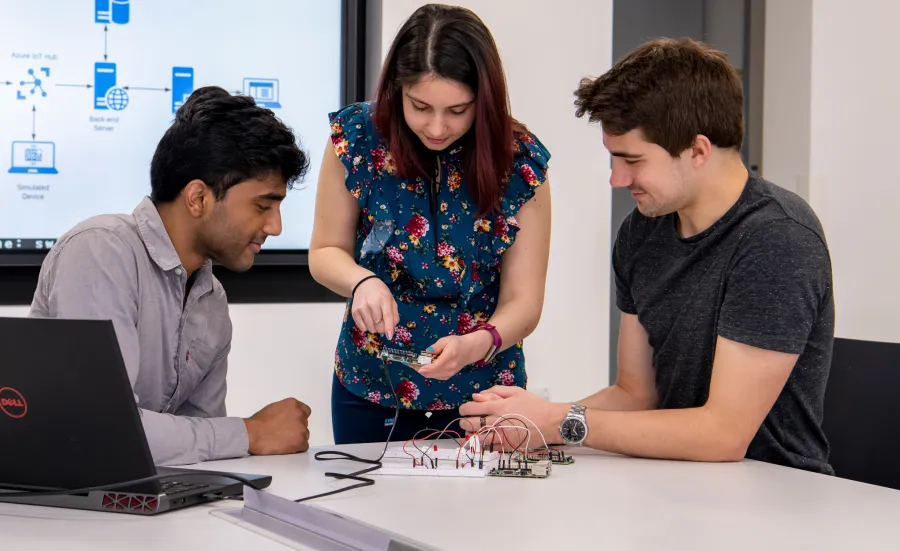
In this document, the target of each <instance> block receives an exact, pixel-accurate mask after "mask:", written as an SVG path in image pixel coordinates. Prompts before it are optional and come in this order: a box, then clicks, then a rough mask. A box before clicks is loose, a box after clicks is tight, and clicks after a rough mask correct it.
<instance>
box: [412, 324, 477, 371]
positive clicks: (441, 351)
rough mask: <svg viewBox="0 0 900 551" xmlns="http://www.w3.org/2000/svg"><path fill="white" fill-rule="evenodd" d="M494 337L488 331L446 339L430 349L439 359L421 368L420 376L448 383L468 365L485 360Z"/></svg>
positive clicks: (452, 336)
mask: <svg viewBox="0 0 900 551" xmlns="http://www.w3.org/2000/svg"><path fill="white" fill-rule="evenodd" d="M493 344H494V337H493V335H491V334H490V332H488V331H473V332H472V333H469V334H468V335H462V336H458V335H451V336H449V337H444V338H443V339H441V340H439V341H438V342H436V343H434V345H432V346H430V347H429V348H428V352H431V353H432V354H435V355H437V358H435V360H434V361H433V362H431V363H430V364H428V365H425V366H422V367H421V368H419V370H418V371H419V375H422V376H423V377H427V378H429V379H438V380H441V381H446V380H447V379H449V378H450V377H452V376H454V375H456V374H457V373H459V370H460V369H462V368H464V367H465V366H467V365H470V364H473V363H475V362H477V361H479V360H483V359H484V357H485V355H487V352H488V350H489V349H490V347H491V345H493Z"/></svg>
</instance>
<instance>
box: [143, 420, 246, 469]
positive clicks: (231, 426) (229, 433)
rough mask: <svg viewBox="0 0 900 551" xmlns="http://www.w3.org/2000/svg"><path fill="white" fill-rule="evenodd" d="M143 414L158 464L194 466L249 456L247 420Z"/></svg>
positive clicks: (145, 427)
mask: <svg viewBox="0 0 900 551" xmlns="http://www.w3.org/2000/svg"><path fill="white" fill-rule="evenodd" d="M140 413H141V422H142V424H143V426H144V432H145V433H146V435H147V442H148V443H149V445H150V454H151V455H152V456H153V463H154V464H156V465H190V464H193V463H200V462H203V461H211V460H215V459H227V458H231V457H243V456H245V455H247V453H248V450H249V439H248V436H247V428H246V426H245V425H244V421H243V419H240V418H237V417H216V418H210V419H206V418H202V417H181V416H177V415H169V414H165V413H157V412H155V411H149V410H145V409H142V410H140Z"/></svg>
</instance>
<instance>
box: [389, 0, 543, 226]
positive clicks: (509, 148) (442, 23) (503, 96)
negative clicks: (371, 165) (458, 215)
mask: <svg viewBox="0 0 900 551" xmlns="http://www.w3.org/2000/svg"><path fill="white" fill-rule="evenodd" d="M427 73H431V74H434V75H436V76H438V77H441V78H446V79H450V80H455V81H457V82H461V83H463V84H466V85H467V86H468V87H469V88H470V89H471V90H472V92H473V93H474V94H475V105H474V108H475V121H474V123H473V124H472V128H471V129H469V131H468V132H467V133H466V135H465V136H464V137H463V138H461V140H460V141H465V142H466V143H465V144H463V145H464V147H463V149H462V152H461V155H462V157H461V160H462V168H463V170H464V171H465V172H464V174H465V178H466V180H467V182H468V186H469V193H470V194H471V196H472V199H473V200H474V201H475V203H476V204H477V205H478V216H484V215H485V214H487V213H489V212H491V211H495V210H497V209H499V207H500V198H501V196H502V195H503V191H504V187H505V185H506V180H507V178H508V176H509V172H510V169H511V168H512V162H513V141H514V137H515V136H517V135H521V134H524V133H525V132H526V129H525V127H524V126H523V125H522V124H521V123H519V122H518V121H516V120H515V119H513V118H512V116H511V115H510V112H509V98H508V94H507V90H506V79H505V77H504V76H503V65H502V63H501V62H500V53H499V52H498V51H497V45H496V44H495V43H494V38H493V36H491V32H490V31H489V30H488V28H487V27H486V26H485V24H484V23H483V22H482V21H481V19H479V18H478V16H477V15H475V14H474V13H472V12H471V11H469V10H467V9H465V8H459V7H454V6H445V5H442V4H428V5H426V6H422V7H421V8H419V9H418V10H416V11H415V13H413V14H412V15H411V16H410V17H409V19H407V20H406V22H405V23H404V24H403V27H401V29H400V31H399V32H398V33H397V36H396V37H395V38H394V42H393V44H391V49H390V51H389V52H388V55H387V58H386V59H385V62H384V68H383V70H382V72H381V78H380V80H379V83H378V90H377V91H376V94H375V113H374V116H373V119H374V122H375V127H376V128H378V130H379V132H381V134H382V136H384V139H385V141H386V142H387V145H388V148H389V149H390V151H391V156H392V158H393V160H394V165H395V168H396V172H397V175H399V176H401V177H403V178H416V177H425V178H429V179H430V178H432V177H433V175H434V166H435V165H434V161H433V160H431V159H433V155H426V154H425V151H424V150H425V148H424V146H423V145H422V143H421V141H420V140H419V138H418V137H416V135H415V134H414V133H413V132H412V130H410V128H409V126H407V124H406V121H405V119H404V117H403V97H402V87H403V85H404V84H412V83H414V82H416V81H417V80H418V79H419V78H420V77H421V76H423V75H425V74H427Z"/></svg>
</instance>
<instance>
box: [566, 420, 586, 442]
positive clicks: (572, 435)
mask: <svg viewBox="0 0 900 551" xmlns="http://www.w3.org/2000/svg"><path fill="white" fill-rule="evenodd" d="M560 432H561V433H562V437H563V440H565V441H567V442H581V441H582V440H584V437H585V436H586V435H587V427H585V426H584V422H583V421H582V420H581V419H571V418H570V419H566V420H565V421H563V424H562V427H560Z"/></svg>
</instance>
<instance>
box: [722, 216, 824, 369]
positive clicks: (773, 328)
mask: <svg viewBox="0 0 900 551" xmlns="http://www.w3.org/2000/svg"><path fill="white" fill-rule="evenodd" d="M830 287H831V259H830V257H829V254H828V249H827V247H826V245H825V243H823V241H822V239H821V238H820V237H819V236H818V235H817V234H816V233H815V232H814V231H812V230H811V229H809V228H807V227H805V226H803V225H802V224H799V223H797V222H795V221H792V220H779V221H775V222H772V223H768V224H765V225H764V226H762V227H760V228H759V229H757V230H756V231H755V232H754V233H753V234H752V235H750V236H748V237H747V242H746V243H745V244H744V245H742V246H741V247H739V248H738V252H737V253H736V255H735V257H734V259H733V260H732V265H731V269H730V271H729V273H728V275H727V279H726V282H725V296H724V301H723V304H722V309H721V313H720V317H719V322H718V334H719V335H720V336H722V337H724V338H726V339H729V340H733V341H736V342H740V343H743V344H747V345H750V346H754V347H757V348H764V349H766V350H774V351H778V352H787V353H791V354H800V353H802V352H803V350H804V349H805V348H806V345H807V341H808V338H809V335H810V332H811V330H812V327H813V324H814V323H815V321H816V319H817V318H818V316H819V313H820V311H821V309H822V308H823V306H824V305H823V301H824V300H828V299H827V297H829V296H830V293H829V290H830Z"/></svg>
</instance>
